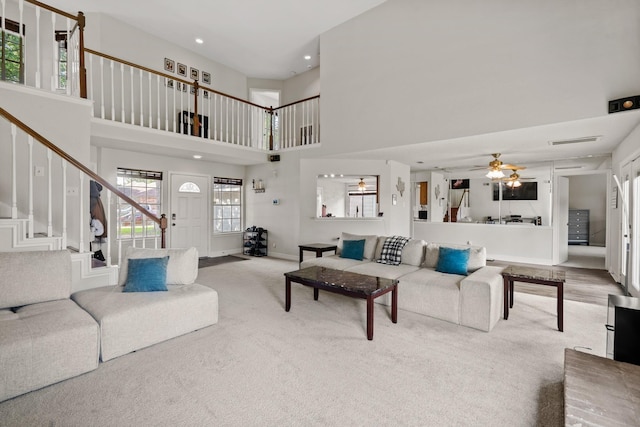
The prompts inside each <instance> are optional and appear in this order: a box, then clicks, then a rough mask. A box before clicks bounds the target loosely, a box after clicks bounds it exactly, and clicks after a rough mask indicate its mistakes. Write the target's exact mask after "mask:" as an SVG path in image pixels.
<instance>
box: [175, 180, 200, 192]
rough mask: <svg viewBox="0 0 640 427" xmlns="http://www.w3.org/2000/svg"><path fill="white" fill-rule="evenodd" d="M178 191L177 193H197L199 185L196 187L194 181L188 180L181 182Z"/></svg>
mask: <svg viewBox="0 0 640 427" xmlns="http://www.w3.org/2000/svg"><path fill="white" fill-rule="evenodd" d="M178 192H179V193H199V192H200V187H198V184H196V183H195V182H191V181H188V182H185V183H184V184H182V185H181V186H180V188H178Z"/></svg>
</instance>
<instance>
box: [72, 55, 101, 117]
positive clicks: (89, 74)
mask: <svg viewBox="0 0 640 427" xmlns="http://www.w3.org/2000/svg"><path fill="white" fill-rule="evenodd" d="M67 46H69V45H67ZM68 58H69V51H67V59H68ZM68 66H69V64H68V63H67V67H68ZM67 75H69V70H67ZM88 79H89V81H88V82H87V86H89V99H90V100H92V101H94V104H95V98H94V97H93V54H89V73H88ZM67 86H69V82H67ZM94 108H95V107H94ZM94 108H92V109H91V117H94V116H95V110H94Z"/></svg>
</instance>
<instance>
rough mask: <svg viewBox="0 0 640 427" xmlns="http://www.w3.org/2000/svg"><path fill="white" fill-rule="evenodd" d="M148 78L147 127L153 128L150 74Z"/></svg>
mask: <svg viewBox="0 0 640 427" xmlns="http://www.w3.org/2000/svg"><path fill="white" fill-rule="evenodd" d="M148 74H149V77H148V78H147V81H148V86H149V88H148V89H149V127H150V128H151V127H153V104H152V102H151V73H148Z"/></svg>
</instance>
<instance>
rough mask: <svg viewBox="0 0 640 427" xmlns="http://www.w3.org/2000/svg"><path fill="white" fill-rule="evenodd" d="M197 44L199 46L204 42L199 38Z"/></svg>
mask: <svg viewBox="0 0 640 427" xmlns="http://www.w3.org/2000/svg"><path fill="white" fill-rule="evenodd" d="M196 43H198V44H202V43H204V40H202V39H201V38H199V37H198V38H197V39H196Z"/></svg>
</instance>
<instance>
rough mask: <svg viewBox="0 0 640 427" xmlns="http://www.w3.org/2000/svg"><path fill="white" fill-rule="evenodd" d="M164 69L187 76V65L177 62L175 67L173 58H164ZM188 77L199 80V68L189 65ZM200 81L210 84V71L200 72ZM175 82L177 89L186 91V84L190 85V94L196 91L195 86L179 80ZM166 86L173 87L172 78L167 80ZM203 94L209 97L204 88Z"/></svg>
mask: <svg viewBox="0 0 640 427" xmlns="http://www.w3.org/2000/svg"><path fill="white" fill-rule="evenodd" d="M164 70H165V71H168V72H170V73H177V74H178V75H179V76H181V77H187V66H186V65H184V64H181V63H179V62H178V66H177V68H176V61H174V60H173V59H169V58H164ZM190 77H191V79H192V80H198V81H200V70H198V69H197V68H193V67H190ZM202 83H204V84H208V85H210V84H211V74H210V73H207V72H206V71H203V72H202ZM175 84H176V88H177V89H178V90H181V91H182V92H186V91H187V86H190V87H191V94H194V93H195V92H196V88H195V87H193V86H191V85H187V84H184V83H181V82H176V83H175ZM167 87H168V88H170V89H173V87H174V82H173V80H168V81H167ZM203 95H204V97H205V98H209V91H206V90H205V91H203Z"/></svg>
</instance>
